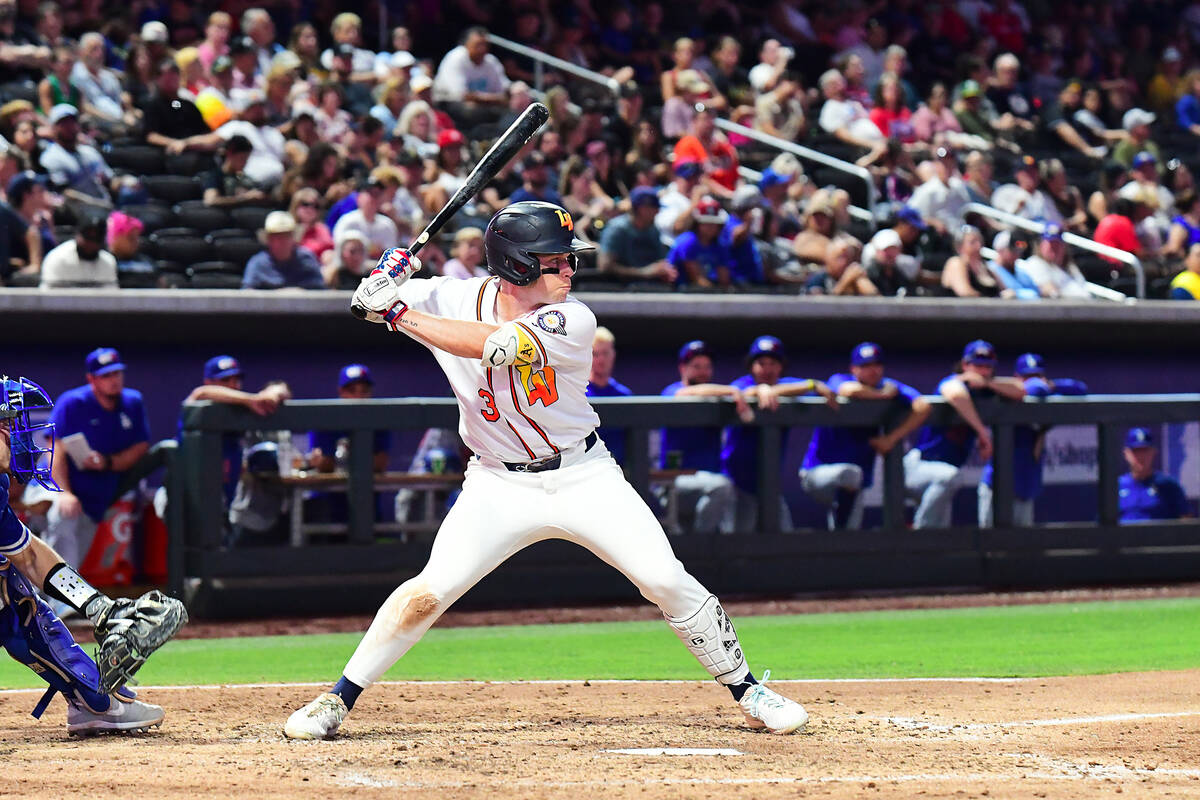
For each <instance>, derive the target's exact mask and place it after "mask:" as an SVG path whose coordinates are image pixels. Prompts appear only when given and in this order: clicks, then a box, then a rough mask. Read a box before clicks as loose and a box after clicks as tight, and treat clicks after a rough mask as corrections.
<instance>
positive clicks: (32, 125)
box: [5, 100, 50, 179]
mask: <svg viewBox="0 0 1200 800" xmlns="http://www.w3.org/2000/svg"><path fill="white" fill-rule="evenodd" d="M13 103H24V104H25V105H27V106H29V109H30V116H29V117H28V118H21V119H18V121H16V122H15V123H14V124H13V131H12V141H11V142H9V143H8V145H9V149H8V150H7V152H6V153H5V159H6V163H9V164H10V165H11V169H12V170H13V174H14V175H15V174H16V173H17V172H23V171H25V170H27V169H32V170H33V171H34V172H36V173H38V174H39V175H45V174H46V169H45V168H44V167H43V166H42V153H44V152H45V151H46V147H47V146H49V144H50V143H49V142H48V141H45V140H43V139H41V138H39V137H38V122H37V118H36V117H34V116H33V105H32V104H31V103H29V102H28V101H26V100H14V101H13ZM7 105H12V103H8V104H7ZM10 179H11V176H10Z"/></svg>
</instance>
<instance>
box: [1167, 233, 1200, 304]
mask: <svg viewBox="0 0 1200 800" xmlns="http://www.w3.org/2000/svg"><path fill="white" fill-rule="evenodd" d="M1170 289H1171V292H1170V294H1169V295H1168V297H1169V298H1170V299H1171V300H1200V244H1192V245H1189V246H1188V249H1187V257H1186V258H1185V259H1184V260H1183V271H1182V272H1180V273H1179V274H1178V275H1176V276H1175V277H1174V278H1172V279H1171V286H1170Z"/></svg>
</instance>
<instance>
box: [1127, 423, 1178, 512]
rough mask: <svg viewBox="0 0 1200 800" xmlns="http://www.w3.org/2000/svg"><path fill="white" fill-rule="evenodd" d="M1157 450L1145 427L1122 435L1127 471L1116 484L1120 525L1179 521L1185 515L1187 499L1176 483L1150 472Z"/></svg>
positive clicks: (1153, 471)
mask: <svg viewBox="0 0 1200 800" xmlns="http://www.w3.org/2000/svg"><path fill="white" fill-rule="evenodd" d="M1157 457H1158V448H1157V447H1155V446H1154V434H1152V433H1151V432H1150V430H1149V429H1148V428H1132V429H1131V430H1130V431H1129V433H1128V434H1126V436H1125V463H1126V464H1128V465H1129V472H1127V473H1125V474H1124V475H1122V476H1121V477H1120V479H1119V480H1118V483H1117V488H1118V493H1119V496H1120V508H1121V524H1122V525H1128V524H1130V523H1136V522H1151V521H1154V520H1165V519H1180V518H1181V517H1185V516H1188V503H1187V496H1186V495H1185V494H1184V493H1183V487H1182V486H1180V485H1179V481H1177V480H1175V479H1174V478H1172V477H1171V476H1170V475H1167V474H1165V473H1162V472H1158V471H1157V470H1155V469H1154V459H1155V458H1157Z"/></svg>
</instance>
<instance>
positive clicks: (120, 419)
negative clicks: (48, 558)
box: [43, 234, 150, 569]
mask: <svg viewBox="0 0 1200 800" xmlns="http://www.w3.org/2000/svg"><path fill="white" fill-rule="evenodd" d="M102 235H103V234H102ZM50 421H51V422H53V423H54V439H55V444H56V445H57V446H58V447H57V449H58V450H59V452H61V453H63V454H64V455H65V454H66V453H67V452H68V449H71V450H73V449H74V448H67V447H66V446H64V445H63V440H64V439H67V438H68V437H71V436H75V435H77V434H79V435H82V436H83V437H84V444H85V445H86V450H87V454H86V456H85V457H84V458H82V459H81V460H80V462H79V463H76V461H75V460H74V459H73V458H69V457H64V458H56V459H54V463H53V464H52V465H51V475H52V476H53V478H54V482H55V483H57V484H58V485H59V486H60V487H62V491H61V492H55V493H53V494H52V495H51V498H52V499H51V505H50V510H49V512H48V513H47V523H48V527H47V529H46V534H45V536H44V537H43V538H45V540H46V544H48V545H50V546H51V547H53V548H54V549H55V550H56V551H57V552H58V553H59V555H61V556H62V557H63V560H64V561H66V562H67V563H68V564H70V565H71V566H73V567H75V568H76V569H78V568H79V567H80V565H81V564H82V563H83V560H84V558H86V557H87V554H88V551H89V550H90V549H91V545H92V538H93V537H94V536H95V535H96V526H97V525H98V524H99V523H100V521H101V520H103V519H104V515H105V513H106V512H107V511H108V507H109V505H110V504H111V503H112V502H113V500H114V499H116V493H117V488H118V487H119V486H120V485H121V479H122V478H123V477H124V475H125V473H126V472H128V471H129V470H130V469H131V468H132V467H133V466H134V464H136V463H137V462H138V461H139V460H140V459H141V457H142V456H143V455H145V453H146V451H147V450H148V449H149V448H150V426H149V424H148V422H147V419H146V410H145V406H144V404H143V401H142V395H141V392H138V391H136V390H133V389H126V388H125V364H123V363H122V362H121V355H120V353H118V352H117V351H116V350H114V349H112V348H111V347H100V348H97V349H96V350H93V351H92V352H91V353H89V354H88V357H87V384H86V385H84V386H80V387H78V388H76V389H71V390H69V391H66V392H63V393H62V394H61V395H59V396H58V402H57V403H55V404H54V411H53V412H52V413H51V415H50Z"/></svg>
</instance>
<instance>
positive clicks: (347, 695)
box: [329, 675, 363, 711]
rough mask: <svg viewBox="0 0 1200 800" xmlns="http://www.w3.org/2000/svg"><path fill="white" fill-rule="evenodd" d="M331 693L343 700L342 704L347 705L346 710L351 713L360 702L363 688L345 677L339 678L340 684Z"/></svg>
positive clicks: (334, 686)
mask: <svg viewBox="0 0 1200 800" xmlns="http://www.w3.org/2000/svg"><path fill="white" fill-rule="evenodd" d="M329 691H330V692H331V693H333V694H336V695H337V696H338V697H340V698H342V702H343V703H345V704H346V710H347V711H349V710H350V709H352V708H354V704H355V703H357V702H358V696H359V695H360V694H362V693H363V687H361V686H359V685H358V684H357V683H353V682H351V681H350V679H349V678H347V677H346V676H345V675H343V676H342V677H340V678H338V682H337V683H335V684H334V685H333V688H332V689H330V690H329Z"/></svg>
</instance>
